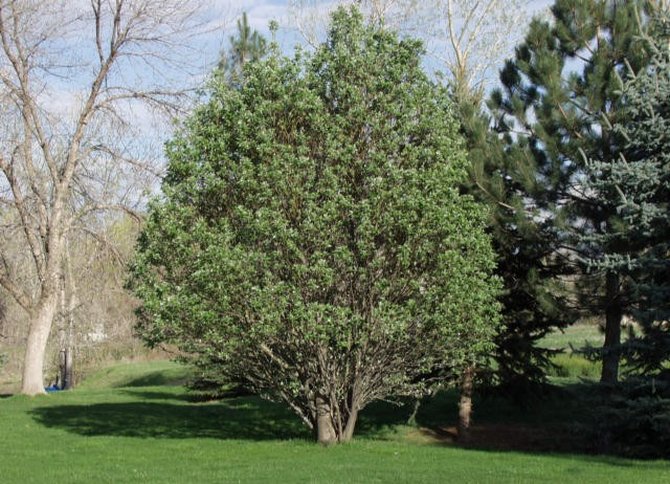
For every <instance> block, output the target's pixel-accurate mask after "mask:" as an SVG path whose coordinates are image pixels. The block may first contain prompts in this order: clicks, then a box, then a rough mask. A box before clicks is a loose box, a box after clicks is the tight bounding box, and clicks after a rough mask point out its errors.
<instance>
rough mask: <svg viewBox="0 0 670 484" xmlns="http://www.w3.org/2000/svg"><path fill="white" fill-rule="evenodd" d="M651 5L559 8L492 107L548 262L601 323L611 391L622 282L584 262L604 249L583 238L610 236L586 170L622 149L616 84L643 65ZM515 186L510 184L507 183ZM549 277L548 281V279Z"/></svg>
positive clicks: (511, 65)
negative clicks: (616, 131) (544, 238)
mask: <svg viewBox="0 0 670 484" xmlns="http://www.w3.org/2000/svg"><path fill="white" fill-rule="evenodd" d="M655 6H656V2H650V1H643V0H640V1H634V2H632V1H630V2H623V1H605V0H590V1H586V2H585V1H577V0H556V2H555V3H554V5H553V7H552V8H551V12H552V17H553V18H552V21H551V22H548V21H543V20H540V19H535V20H534V21H533V22H532V23H531V26H530V30H529V32H528V35H527V36H526V39H525V41H524V42H523V43H522V44H521V45H520V46H519V47H518V48H517V50H516V56H515V59H514V60H511V61H509V62H508V63H507V64H506V66H505V68H504V69H503V71H502V72H501V80H502V82H503V85H504V89H503V91H498V92H497V93H495V94H494V96H493V98H492V101H493V102H492V108H493V109H494V111H495V113H494V117H495V119H496V122H497V128H498V129H499V130H500V131H501V132H503V133H504V134H505V137H506V141H507V143H508V145H509V147H510V148H509V154H510V156H515V157H516V160H515V161H514V162H513V163H515V164H517V165H518V166H522V167H523V166H526V167H529V168H530V169H531V170H530V172H526V173H525V174H524V173H520V174H519V175H521V176H517V177H516V178H514V179H512V180H511V182H512V183H520V184H525V185H526V186H527V188H526V198H525V202H526V206H528V207H532V209H533V212H534V214H533V218H534V219H535V220H538V221H542V223H543V224H545V225H546V227H547V231H546V232H545V233H546V234H547V235H548V236H549V237H550V238H549V244H550V246H551V248H552V251H553V257H554V258H555V260H556V261H557V262H561V265H562V266H563V268H564V269H562V270H561V271H560V272H564V273H569V272H570V270H571V267H572V270H574V271H576V273H580V274H581V278H580V279H581V285H580V286H578V287H579V289H580V292H581V293H580V296H581V302H582V304H583V308H584V310H585V312H586V313H591V314H599V315H604V319H605V346H604V351H603V372H602V377H601V380H602V381H603V382H616V381H617V377H618V367H619V356H620V355H619V351H618V348H619V344H620V338H621V320H622V316H623V314H624V313H625V312H626V311H627V305H628V302H627V300H626V298H625V293H626V291H625V289H624V288H623V286H622V280H621V277H620V275H619V274H618V273H617V272H616V271H608V272H607V273H606V274H604V277H600V276H599V275H596V277H593V276H590V275H589V274H588V268H587V264H586V263H585V261H586V260H588V259H589V257H591V256H592V255H593V254H594V253H595V252H594V251H601V250H604V251H607V250H609V249H608V248H607V247H594V246H588V245H585V244H584V243H583V240H584V239H583V237H582V235H583V234H585V233H601V234H604V233H609V232H611V231H612V227H611V226H610V225H609V224H608V220H610V215H611V213H610V210H609V208H608V206H607V204H606V203H605V204H603V203H602V200H601V199H600V198H599V196H598V194H596V193H592V192H589V191H586V190H585V189H584V183H583V181H584V174H585V162H584V159H585V158H586V159H588V158H593V159H599V160H603V161H605V162H608V163H609V162H612V161H613V160H616V159H618V157H619V152H620V147H619V146H618V144H617V140H616V137H614V136H613V135H612V131H611V129H610V126H611V125H612V124H613V123H615V122H617V120H620V119H621V115H622V113H621V111H620V102H619V101H620V96H621V93H620V91H621V82H620V80H621V79H622V78H623V79H624V80H625V79H626V78H627V77H628V76H629V74H628V73H629V72H638V71H639V70H640V69H641V68H643V67H644V66H645V65H646V64H647V63H648V61H649V53H648V49H646V48H645V46H644V45H643V44H642V43H641V42H640V41H639V36H640V34H641V33H642V31H643V29H644V28H645V23H646V19H647V18H648V17H646V16H645V15H642V14H640V13H644V14H646V13H649V12H650V11H651V10H653V9H654V8H655ZM510 176H511V175H510ZM549 277H554V275H553V274H549Z"/></svg>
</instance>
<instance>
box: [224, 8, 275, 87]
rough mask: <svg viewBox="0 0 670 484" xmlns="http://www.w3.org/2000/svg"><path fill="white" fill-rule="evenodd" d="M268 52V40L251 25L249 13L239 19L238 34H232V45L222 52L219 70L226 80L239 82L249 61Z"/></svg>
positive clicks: (232, 82) (257, 58)
mask: <svg viewBox="0 0 670 484" xmlns="http://www.w3.org/2000/svg"><path fill="white" fill-rule="evenodd" d="M267 54H268V42H267V40H266V39H265V37H263V35H262V34H261V33H259V32H258V31H257V30H252V29H251V26H250V25H249V20H248V18H247V13H246V12H244V13H243V14H242V18H240V19H238V21H237V34H236V35H231V36H230V47H229V49H228V51H227V52H222V54H221V59H220V60H219V66H218V67H219V72H220V73H221V74H222V75H223V76H224V79H225V81H226V82H228V83H231V84H236V83H239V81H240V77H241V76H242V72H243V69H244V65H245V64H246V63H247V62H254V61H258V60H260V59H262V58H263V57H265V56H266V55H267Z"/></svg>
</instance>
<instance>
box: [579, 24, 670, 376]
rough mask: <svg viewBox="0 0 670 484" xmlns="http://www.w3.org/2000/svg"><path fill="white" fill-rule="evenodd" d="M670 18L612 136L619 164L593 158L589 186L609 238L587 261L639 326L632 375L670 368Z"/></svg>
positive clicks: (628, 354) (626, 92)
mask: <svg viewBox="0 0 670 484" xmlns="http://www.w3.org/2000/svg"><path fill="white" fill-rule="evenodd" d="M667 24H668V18H667V16H662V17H659V18H657V19H654V23H653V24H652V29H651V32H650V34H649V35H647V36H646V39H645V40H647V41H648V42H649V45H650V47H651V50H652V51H653V52H654V56H653V58H652V61H651V62H650V64H649V65H648V66H647V67H646V68H645V69H643V70H642V71H641V72H639V73H638V74H637V75H635V76H634V77H633V78H632V79H631V80H630V81H629V82H627V83H626V85H625V87H624V89H623V91H622V99H621V105H622V116H621V118H620V120H619V122H617V123H616V124H615V125H614V126H613V132H614V133H615V135H617V136H618V137H619V139H620V144H621V152H620V158H619V159H616V160H612V161H610V162H603V161H601V160H591V163H590V164H589V165H588V170H587V175H588V178H587V181H586V186H588V187H589V188H590V189H592V190H593V191H594V192H596V193H598V195H599V197H600V198H601V200H602V204H603V205H606V206H607V207H608V212H609V213H610V214H611V215H610V218H609V220H608V225H609V226H610V227H611V230H610V231H609V233H607V234H594V235H591V236H589V237H588V240H589V241H590V242H591V241H593V240H594V239H595V241H596V242H598V243H600V245H601V246H604V247H606V248H607V250H602V251H600V252H598V253H597V254H596V256H595V257H593V258H592V259H591V261H590V262H591V265H592V266H593V267H594V269H595V270H599V271H615V272H617V273H618V274H620V275H621V277H622V278H625V280H626V283H627V287H628V292H627V294H626V299H627V301H628V304H629V306H630V308H631V313H632V316H633V317H634V318H635V321H636V323H637V324H638V326H639V329H638V330H637V331H633V332H632V336H631V338H629V339H628V341H627V342H626V344H625V345H624V348H623V349H624V353H623V354H624V357H625V358H626V360H627V361H628V363H629V365H628V367H629V368H630V369H631V370H639V371H640V372H641V373H642V374H644V375H656V374H658V373H660V372H663V371H666V372H667V371H668V370H667V369H668V363H670V325H669V324H668V320H669V319H670V303H669V301H670V245H669V244H670V207H669V200H670V64H669V62H670V53H669V52H668V47H667V42H668V27H667Z"/></svg>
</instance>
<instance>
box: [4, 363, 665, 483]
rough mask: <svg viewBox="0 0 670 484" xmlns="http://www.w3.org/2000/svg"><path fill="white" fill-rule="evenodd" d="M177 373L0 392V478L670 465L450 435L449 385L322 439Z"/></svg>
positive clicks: (312, 477) (483, 416) (462, 478)
mask: <svg viewBox="0 0 670 484" xmlns="http://www.w3.org/2000/svg"><path fill="white" fill-rule="evenodd" d="M185 376H187V372H185V371H184V370H183V369H182V368H180V367H177V366H175V365H174V364H171V363H166V362H151V363H142V364H132V365H120V366H117V367H114V368H111V369H106V370H103V371H102V372H99V373H98V374H96V375H93V376H92V377H91V378H89V380H88V381H86V382H84V384H83V385H82V386H81V387H80V388H78V389H76V390H74V391H70V392H59V393H56V394H51V395H48V396H40V397H35V398H28V397H23V396H13V397H8V398H2V399H0V432H2V437H3V438H2V439H0V469H2V472H1V478H0V480H1V481H2V482H3V483H14V482H17V483H18V482H21V483H24V482H68V483H70V482H72V483H77V482H86V483H88V482H101V483H104V482H139V481H141V482H161V483H163V482H166V483H169V482H261V481H263V482H265V481H271V482H496V483H497V482H503V483H504V482H515V483H517V482H536V481H542V482H560V481H563V482H567V481H571V482H574V481H579V482H645V483H653V482H666V481H667V476H668V475H669V473H670V464H669V463H668V462H663V461H647V462H644V461H634V460H625V459H618V458H614V457H601V456H586V455H576V454H574V453H573V454H571V453H565V454H558V453H554V454H552V453H538V452H520V451H501V450H484V449H479V450H475V449H463V448H459V447H456V446H455V445H454V444H452V443H451V442H450V439H449V438H446V437H445V435H446V434H445V432H447V430H448V427H447V426H445V425H446V424H444V422H445V421H449V420H451V419H452V416H453V415H455V401H454V398H453V395H450V394H443V395H442V396H440V397H439V398H437V399H434V400H431V401H430V402H427V403H426V404H425V405H423V406H422V408H421V410H420V412H419V415H418V418H417V420H418V422H419V426H410V425H407V424H406V420H407V416H408V413H409V409H408V408H406V407H403V408H398V407H394V406H391V405H388V404H379V405H375V406H373V407H371V408H369V409H368V410H367V411H366V412H364V415H363V416H362V418H361V422H360V426H359V429H358V430H359V432H358V435H357V437H356V439H355V440H354V442H352V443H350V444H347V445H341V446H336V447H333V448H322V447H320V446H317V445H315V444H313V443H312V442H311V440H310V435H309V432H308V431H307V430H306V428H304V427H303V426H302V425H301V424H300V422H299V421H298V420H297V419H296V418H295V417H294V416H293V415H291V414H290V413H289V412H287V411H286V410H285V409H284V408H283V407H282V406H279V405H274V404H271V403H269V402H266V401H263V400H260V399H258V398H255V397H239V398H230V399H225V400H221V401H210V402H195V401H193V399H192V398H191V397H190V395H189V394H188V393H187V392H186V391H185V390H184V389H183V387H181V386H177V385H174V384H175V383H179V382H180V381H181V380H182V379H183V378H184V377H185ZM477 409H478V413H477V414H476V417H477V419H478V421H479V422H482V423H484V424H487V422H488V423H490V424H491V425H494V424H496V423H497V424H500V423H501V422H505V425H506V427H505V428H506V429H507V431H509V429H512V428H517V429H518V428H522V427H524V426H531V427H532V426H533V425H535V424H536V423H537V422H536V421H535V420H536V419H537V420H541V421H543V422H545V421H546V419H547V415H553V418H555V419H556V420H557V421H558V420H562V419H564V418H566V416H569V415H570V412H571V411H572V410H573V409H572V407H571V406H570V405H564V404H562V403H561V402H560V401H555V402H553V403H552V404H551V407H550V408H544V409H542V410H532V409H531V410H528V409H526V410H519V409H518V408H516V407H514V406H513V405H511V404H509V403H507V404H502V403H501V402H500V401H495V400H488V401H484V402H481V404H479V405H478V406H477ZM545 423H546V422H545ZM484 426H486V425H484ZM489 427H490V426H489ZM497 428H502V427H497Z"/></svg>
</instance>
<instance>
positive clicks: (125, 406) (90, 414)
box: [30, 392, 310, 440]
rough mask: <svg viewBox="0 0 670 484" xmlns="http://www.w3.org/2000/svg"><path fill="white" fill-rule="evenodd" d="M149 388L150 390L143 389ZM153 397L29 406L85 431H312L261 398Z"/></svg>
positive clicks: (44, 417)
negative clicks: (192, 400)
mask: <svg viewBox="0 0 670 484" xmlns="http://www.w3.org/2000/svg"><path fill="white" fill-rule="evenodd" d="M143 393H147V392H143ZM148 393H153V395H151V394H147V395H146V396H147V397H148V398H149V399H152V398H153V399H156V398H159V399H160V400H162V401H160V402H159V401H155V402H127V403H126V402H124V403H97V404H92V405H58V406H48V407H40V408H35V409H33V410H31V412H30V413H31V415H32V417H33V418H34V419H35V420H36V421H37V422H39V423H40V424H42V425H44V426H45V427H49V428H58V429H64V430H66V431H68V432H71V433H75V434H79V435H83V436H101V435H106V436H118V437H138V438H166V439H187V438H212V439H240V440H242V439H243V440H275V439H306V438H309V437H310V433H309V431H308V429H307V428H306V427H304V426H303V425H302V424H301V422H300V421H299V420H298V419H297V418H295V417H294V416H293V415H292V414H290V413H288V412H287V411H286V410H284V409H283V408H282V407H281V406H278V405H275V404H272V403H270V402H265V401H263V400H260V399H258V398H237V399H231V400H226V401H220V402H216V403H210V404H199V405H197V404H185V403H169V402H166V401H164V399H165V396H164V395H163V394H162V393H161V392H148ZM174 397H177V398H179V396H178V395H172V394H168V398H174Z"/></svg>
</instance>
